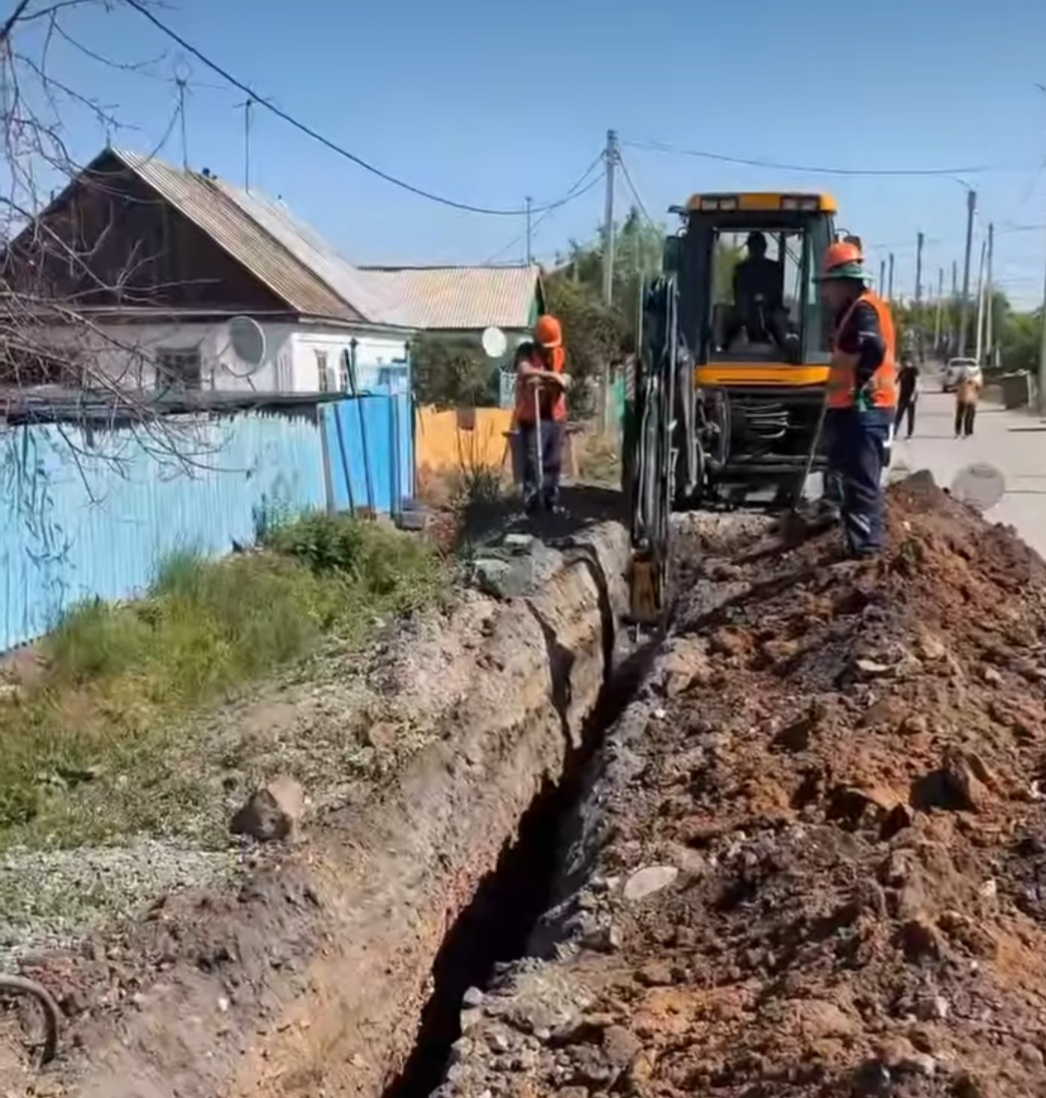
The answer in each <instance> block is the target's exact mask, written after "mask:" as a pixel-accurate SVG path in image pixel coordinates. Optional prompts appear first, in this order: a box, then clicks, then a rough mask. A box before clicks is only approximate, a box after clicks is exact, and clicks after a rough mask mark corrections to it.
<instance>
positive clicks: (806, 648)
mask: <svg viewBox="0 0 1046 1098" xmlns="http://www.w3.org/2000/svg"><path fill="white" fill-rule="evenodd" d="M986 418H987V417H986ZM986 434H987V432H986ZM691 590H692V595H691V601H690V605H689V608H688V610H687V611H686V612H685V614H684V616H683V619H682V621H681V623H680V627H679V630H678V633H677V635H676V636H675V637H674V639H673V640H672V641H671V642H670V644H669V646H668V649H667V650H666V652H665V654H664V656H663V658H662V660H661V662H660V664H659V665H658V669H657V673H656V675H655V677H654V679H653V680H652V681H651V683H650V684H649V687H648V689H647V691H646V693H645V695H644V696H643V697H641V698H639V699H637V701H636V702H635V703H634V704H633V705H632V706H631V707H630V708H629V709H628V710H627V711H626V713H625V715H624V717H623V718H622V719H621V721H620V722H619V723H618V725H617V726H616V727H615V728H614V729H613V730H612V732H611V734H610V737H609V740H608V744H607V749H606V751H605V752H604V756H603V758H602V760H601V763H600V767H599V768H598V770H597V771H596V772H595V773H593V775H592V778H591V782H590V785H589V792H588V795H587V797H586V798H585V801H584V803H583V804H582V805H581V807H580V809H579V811H578V814H577V817H576V819H575V822H574V831H573V835H572V841H571V844H570V846H569V849H568V853H567V860H566V865H565V867H564V872H563V875H562V878H561V881H560V887H561V897H562V898H561V902H560V903H559V904H558V906H557V907H556V909H555V910H554V911H553V912H552V913H551V914H550V916H549V917H548V918H547V919H546V921H545V924H544V926H543V927H542V928H541V929H540V930H539V932H538V933H537V934H536V935H535V938H534V941H533V943H532V944H533V946H534V948H535V950H536V951H537V952H538V953H540V954H541V955H542V956H543V957H544V958H545V959H544V961H542V962H540V963H538V962H535V961H534V960H529V961H526V962H523V963H521V964H520V965H519V966H517V968H516V970H515V971H514V972H513V973H512V974H511V975H510V976H509V977H507V978H506V979H505V980H504V981H503V982H502V983H501V984H500V985H498V986H497V987H495V988H492V989H490V990H489V991H488V993H487V994H486V996H479V995H476V996H473V997H472V999H471V1000H470V1001H469V1003H468V1006H467V1009H466V1010H465V1011H464V1013H463V1015H462V1030H463V1037H462V1039H461V1040H460V1041H459V1043H458V1045H457V1047H456V1050H455V1056H454V1063H453V1066H452V1067H451V1069H450V1074H449V1077H448V1081H447V1083H446V1084H445V1087H444V1089H443V1091H442V1092H441V1093H442V1095H443V1096H444V1098H450V1096H458V1095H460V1096H465V1095H479V1094H483V1093H484V1092H487V1093H490V1094H492V1095H513V1096H518V1098H537V1096H540V1095H546V1094H561V1095H564V1096H569V1098H586V1096H588V1095H604V1094H611V1093H613V1094H633V1095H642V1096H654V1095H657V1096H668V1095H672V1096H674V1095H683V1094H702V1095H713V1094H714V1095H716V1096H719V1098H770V1096H773V1098H814V1096H817V1098H828V1096H833V1098H835V1096H856V1095H894V1096H904V1098H916V1096H922V1098H926V1096H940V1098H944V1096H949V1098H991V1096H998V1098H1019V1096H1023V1095H1029V1096H1030V1095H1041V1094H1043V1093H1046V1067H1044V1054H1046V933H1044V922H1046V808H1044V805H1046V801H1044V793H1043V791H1042V789H1040V785H1039V783H1040V781H1041V780H1042V779H1043V778H1044V777H1046V770H1044V765H1046V690H1044V687H1043V682H1044V680H1046V565H1044V564H1043V562H1042V560H1041V559H1040V558H1039V557H1037V556H1036V555H1035V554H1033V553H1032V552H1030V551H1029V550H1028V549H1027V547H1026V546H1024V545H1023V544H1022V543H1021V542H1020V541H1018V540H1017V539H1016V538H1014V537H1012V536H1011V535H1009V534H1007V533H1006V532H1005V531H1004V530H1002V529H998V528H992V527H990V526H988V525H987V524H985V523H984V522H983V521H982V520H981V519H980V518H979V517H977V516H976V515H974V514H973V513H972V512H970V511H968V510H966V509H965V508H962V507H960V506H959V505H957V504H956V503H955V502H954V501H951V500H949V499H948V498H947V497H946V496H944V495H943V493H941V492H940V491H939V490H937V489H936V488H934V487H933V486H932V485H928V484H927V483H925V482H922V483H920V482H919V481H918V480H914V481H908V482H906V483H905V484H904V485H901V486H898V487H896V488H894V489H893V490H892V502H891V510H890V550H889V553H888V555H887V557H886V559H885V560H883V561H882V562H880V563H878V564H875V565H854V564H851V563H848V562H844V561H840V560H839V556H838V552H837V549H836V542H835V537H834V536H831V535H830V536H827V537H826V538H823V539H821V540H820V541H818V542H816V543H813V544H808V545H807V546H806V547H804V548H803V549H802V550H801V551H797V552H791V553H786V554H783V555H781V554H772V555H763V554H760V553H759V552H758V550H757V549H755V548H753V550H752V551H750V552H749V553H748V554H747V556H746V555H742V556H741V557H740V558H739V557H738V556H737V555H733V557H732V559H730V560H719V561H716V560H710V559H706V560H705V562H704V563H703V565H702V567H701V569H700V571H699V573H698V574H697V575H695V576H694V577H693V583H692V585H691Z"/></svg>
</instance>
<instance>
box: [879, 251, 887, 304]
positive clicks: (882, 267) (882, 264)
mask: <svg viewBox="0 0 1046 1098" xmlns="http://www.w3.org/2000/svg"><path fill="white" fill-rule="evenodd" d="M885 293H886V260H885V259H880V260H879V294H880V296H882V295H883V294H885Z"/></svg>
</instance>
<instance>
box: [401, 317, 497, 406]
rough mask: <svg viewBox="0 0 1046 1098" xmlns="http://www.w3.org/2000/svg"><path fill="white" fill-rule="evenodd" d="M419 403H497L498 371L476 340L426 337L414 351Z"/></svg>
mask: <svg viewBox="0 0 1046 1098" xmlns="http://www.w3.org/2000/svg"><path fill="white" fill-rule="evenodd" d="M411 361H412V366H413V374H414V394H415V397H416V399H417V401H418V403H419V404H435V405H437V406H439V407H453V408H481V407H489V406H491V405H493V404H497V397H498V393H497V382H498V379H497V371H496V370H495V369H494V368H493V366H492V364H491V361H490V359H489V358H487V356H486V355H485V354H484V353H483V348H482V347H481V346H480V344H479V342H478V341H477V340H475V339H470V338H468V337H464V336H439V335H423V336H421V337H420V338H419V339H418V340H417V341H416V342H415V343H414V345H413V347H412V348H411Z"/></svg>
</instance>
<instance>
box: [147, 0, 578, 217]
mask: <svg viewBox="0 0 1046 1098" xmlns="http://www.w3.org/2000/svg"><path fill="white" fill-rule="evenodd" d="M126 3H127V4H128V5H129V6H130V7H132V8H134V10H135V11H136V12H138V14H139V15H142V16H143V17H144V18H146V19H148V20H149V22H150V23H152V24H153V26H154V27H156V28H157V29H158V30H160V31H162V32H163V33H164V34H166V35H167V37H168V38H170V39H171V40H172V41H174V42H177V43H178V45H179V46H181V48H182V49H183V50H185V51H187V52H188V53H191V54H192V55H193V57H195V58H196V59H197V60H198V61H200V62H201V63H202V64H204V65H206V66H207V68H209V69H210V70H211V71H212V72H215V73H217V74H218V75H219V76H220V77H222V79H223V80H227V81H228V82H229V83H230V84H231V85H232V86H233V87H234V88H238V89H239V90H240V91H241V92H243V94H244V95H246V96H249V97H250V98H251V99H252V100H253V101H254V102H255V103H257V104H258V105H259V106H262V107H264V108H265V109H266V110H267V111H269V112H271V113H272V114H274V115H276V117H277V118H281V119H282V120H283V121H284V122H286V123H287V124H288V125H290V126H293V127H294V128H295V129H296V130H299V131H300V132H301V133H303V134H305V135H306V136H307V137H311V138H312V139H313V141H317V142H319V144H321V145H323V146H324V147H325V148H327V149H330V150H331V152H334V153H337V154H338V155H339V156H342V157H344V158H345V159H346V160H350V161H351V162H352V163H353V164H355V165H356V166H357V167H360V168H363V169H364V171H367V172H370V173H371V175H375V176H377V177H378V178H379V179H383V180H384V181H385V182H386V183H391V184H392V185H393V186H394V187H399V188H400V189H401V190H404V191H408V192H409V193H410V194H415V195H417V196H418V197H419V198H427V199H428V200H429V201H430V202H437V203H439V204H440V205H441V206H449V207H450V208H451V209H453V210H464V211H465V212H466V213H474V214H484V215H486V216H488V217H526V215H527V210H526V208H525V207H524V208H520V209H515V210H505V209H495V208H493V207H488V206H473V205H471V204H470V203H468V202H458V201H457V200H456V199H453V198H447V197H446V196H445V195H440V194H435V193H434V192H432V191H427V190H425V188H424V187H417V186H415V185H414V184H413V183H408V182H407V181H406V180H405V179H399V178H398V177H397V176H394V175H390V174H389V173H388V172H386V171H383V170H382V169H381V168H379V167H377V166H376V165H374V164H371V163H370V162H369V161H367V160H364V159H363V157H361V156H357V155H356V154H355V153H354V152H350V151H349V150H348V149H346V148H344V147H343V146H341V145H339V144H338V143H337V142H335V141H332V140H331V139H330V138H328V137H324V136H323V134H321V133H320V132H319V131H317V130H314V129H313V128H312V127H311V126H309V125H307V124H306V123H304V122H300V121H299V120H298V119H297V118H295V117H294V116H293V115H292V114H289V113H288V112H287V111H285V110H283V109H281V108H280V107H277V106H276V104H275V103H273V102H272V101H271V100H269V99H266V98H265V97H264V96H262V95H259V94H258V93H257V92H256V91H255V90H254V89H253V88H252V87H251V86H250V85H249V84H245V83H244V82H243V81H242V80H238V79H237V78H236V77H235V76H233V75H232V73H230V72H229V71H228V70H227V69H224V68H223V67H222V66H221V65H219V64H218V63H217V62H216V61H212V60H211V59H210V58H209V57H208V56H207V55H206V54H205V53H203V52H202V51H201V50H199V49H197V48H196V47H195V46H194V45H192V44H191V43H190V42H187V41H186V40H185V39H184V38H183V37H182V36H181V35H180V34H178V33H177V31H175V30H172V29H171V28H170V27H169V26H167V24H166V23H164V22H163V21H162V20H160V19H158V18H157V17H156V15H155V14H154V13H153V12H152V11H150V10H149V8H147V7H146V6H145V5H144V4H143V3H141V2H140V0H126ZM576 197H578V196H577V195H571V196H569V197H567V198H562V199H560V200H559V201H558V202H549V203H547V204H546V205H544V206H533V207H531V209H530V213H532V214H536V213H543V212H545V211H547V210H554V209H558V207H560V206H564V205H566V203H567V202H570V201H571V200H572V199H573V198H576Z"/></svg>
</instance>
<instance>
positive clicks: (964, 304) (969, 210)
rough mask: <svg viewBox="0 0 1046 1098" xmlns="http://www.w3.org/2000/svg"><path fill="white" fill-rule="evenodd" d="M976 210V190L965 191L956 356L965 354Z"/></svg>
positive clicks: (960, 356)
mask: <svg viewBox="0 0 1046 1098" xmlns="http://www.w3.org/2000/svg"><path fill="white" fill-rule="evenodd" d="M976 212H977V192H976V191H975V190H972V189H971V190H969V191H967V193H966V258H965V259H964V260H963V265H962V299H961V300H960V302H959V347H958V350H957V351H956V356H957V357H958V358H962V357H963V356H964V355H965V354H966V327H967V324H968V323H969V312H970V252H971V251H972V249H973V215H974V214H975V213H976Z"/></svg>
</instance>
